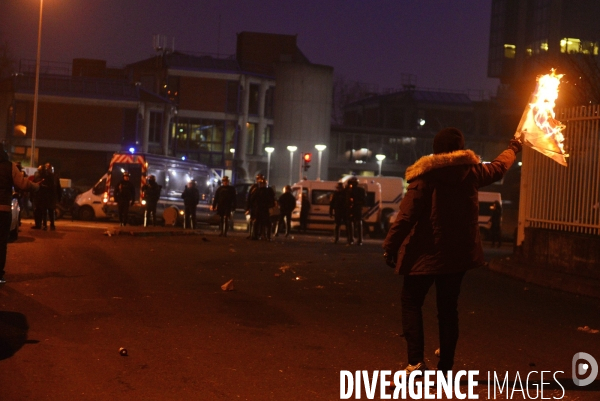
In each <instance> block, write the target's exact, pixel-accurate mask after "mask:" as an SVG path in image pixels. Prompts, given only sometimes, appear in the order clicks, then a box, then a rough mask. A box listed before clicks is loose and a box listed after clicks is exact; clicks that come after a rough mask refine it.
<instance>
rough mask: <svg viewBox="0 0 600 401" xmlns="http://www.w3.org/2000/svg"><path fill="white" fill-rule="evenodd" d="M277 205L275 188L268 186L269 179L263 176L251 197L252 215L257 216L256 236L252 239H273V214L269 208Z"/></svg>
mask: <svg viewBox="0 0 600 401" xmlns="http://www.w3.org/2000/svg"><path fill="white" fill-rule="evenodd" d="M273 206H275V192H274V191H273V188H270V187H268V186H267V180H265V179H264V177H261V178H260V179H259V181H258V188H257V189H256V190H255V191H254V192H253V193H252V196H251V197H250V207H251V210H252V215H254V216H255V219H256V220H255V222H254V227H253V231H254V236H253V237H252V239H262V238H264V239H266V240H267V241H270V240H271V215H270V213H269V209H270V208H272V207H273Z"/></svg>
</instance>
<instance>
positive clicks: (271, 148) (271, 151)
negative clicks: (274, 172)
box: [265, 146, 275, 184]
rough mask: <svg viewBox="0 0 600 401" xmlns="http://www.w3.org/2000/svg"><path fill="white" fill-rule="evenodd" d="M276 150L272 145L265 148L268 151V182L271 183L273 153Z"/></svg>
mask: <svg viewBox="0 0 600 401" xmlns="http://www.w3.org/2000/svg"><path fill="white" fill-rule="evenodd" d="M274 150H275V148H273V147H271V146H267V147H266V148H265V152H267V184H268V183H269V176H270V173H271V153H273V151H274Z"/></svg>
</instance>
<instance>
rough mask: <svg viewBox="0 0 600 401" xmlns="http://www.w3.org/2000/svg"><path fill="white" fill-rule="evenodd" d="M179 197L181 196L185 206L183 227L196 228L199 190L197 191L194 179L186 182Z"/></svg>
mask: <svg viewBox="0 0 600 401" xmlns="http://www.w3.org/2000/svg"><path fill="white" fill-rule="evenodd" d="M181 197H182V198H183V205H184V207H185V211H184V216H183V217H184V219H183V228H188V227H189V228H191V229H192V230H194V229H196V208H197V207H198V203H199V202H200V191H198V186H197V185H196V181H195V180H191V181H190V182H188V183H187V185H186V187H185V189H184V190H183V193H182V194H181Z"/></svg>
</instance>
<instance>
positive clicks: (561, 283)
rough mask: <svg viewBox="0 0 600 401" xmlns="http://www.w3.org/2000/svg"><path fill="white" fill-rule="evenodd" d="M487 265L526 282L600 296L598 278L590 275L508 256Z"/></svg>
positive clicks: (579, 293) (594, 296)
mask: <svg viewBox="0 0 600 401" xmlns="http://www.w3.org/2000/svg"><path fill="white" fill-rule="evenodd" d="M488 267H489V269H490V270H492V271H495V272H497V273H501V274H505V275H507V276H511V277H514V278H518V279H521V280H524V281H525V282H527V283H532V284H537V285H540V286H542V287H548V288H552V289H555V290H560V291H565V292H570V293H573V294H578V295H584V296H588V297H593V298H600V280H595V279H593V278H591V277H584V276H577V275H574V274H568V273H564V272H559V271H555V270H550V269H548V268H547V267H545V266H535V265H529V264H524V263H521V262H517V261H513V260H511V259H510V258H504V259H493V260H492V261H490V263H489V265H488Z"/></svg>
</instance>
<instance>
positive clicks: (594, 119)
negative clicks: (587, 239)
mask: <svg viewBox="0 0 600 401" xmlns="http://www.w3.org/2000/svg"><path fill="white" fill-rule="evenodd" d="M556 114H557V119H558V120H560V121H561V122H562V123H564V124H565V125H566V129H565V131H564V136H565V144H566V146H565V148H566V150H567V153H568V154H569V157H568V158H567V163H568V167H563V166H561V165H560V164H558V163H556V162H555V161H553V160H551V159H550V158H548V157H546V156H544V155H542V154H541V153H539V152H537V151H535V150H533V149H531V148H529V147H524V148H523V155H522V161H523V165H522V167H521V198H520V202H519V226H518V232H517V245H521V244H522V243H523V240H524V237H525V227H535V228H544V229H550V230H557V231H567V232H573V233H581V234H591V235H600V106H598V105H595V106H581V107H573V108H568V109H561V110H558V111H557V113H556Z"/></svg>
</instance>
